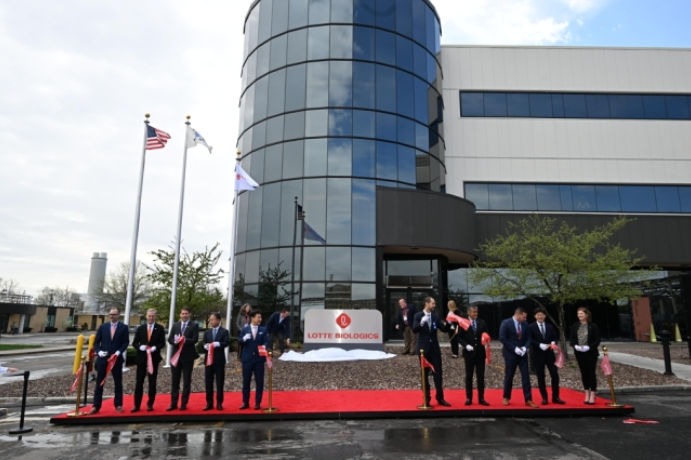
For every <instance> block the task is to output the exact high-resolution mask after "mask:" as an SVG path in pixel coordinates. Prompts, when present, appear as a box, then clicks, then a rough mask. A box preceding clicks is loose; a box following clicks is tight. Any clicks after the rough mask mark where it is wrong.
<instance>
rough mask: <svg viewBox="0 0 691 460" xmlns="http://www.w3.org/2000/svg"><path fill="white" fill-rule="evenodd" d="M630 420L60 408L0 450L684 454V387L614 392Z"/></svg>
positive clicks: (688, 423) (73, 455) (173, 454)
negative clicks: (60, 417) (191, 417)
mask: <svg viewBox="0 0 691 460" xmlns="http://www.w3.org/2000/svg"><path fill="white" fill-rule="evenodd" d="M620 399H621V400H622V402H625V403H629V404H633V405H635V406H636V408H637V413H636V414H635V415H634V417H636V418H640V419H654V420H657V421H659V422H660V424H659V425H625V424H623V423H622V420H623V419H622V418H620V417H614V418H600V417H591V418H564V419H558V418H552V419H537V420H527V419H489V418H487V419H458V418H456V419H433V420H395V419H394V420H369V421H303V422H294V421H286V422H265V423H261V422H254V423H243V424H233V423H218V424H155V425H121V426H101V425H94V426H91V427H90V426H88V425H86V426H84V427H52V426H50V424H49V423H48V419H49V418H50V415H51V414H56V413H58V412H64V411H65V410H67V408H66V406H61V407H33V408H30V410H29V412H28V413H27V417H28V418H27V422H26V424H27V425H30V426H33V427H35V428H36V430H35V432H34V433H32V434H30V435H25V436H23V437H22V438H21V440H19V439H18V438H17V437H16V436H9V435H7V430H8V429H10V428H13V427H16V426H17V418H16V417H17V414H16V408H10V415H9V416H8V417H7V418H5V419H0V457H1V458H12V459H26V460H42V459H89V458H96V457H97V458H98V459H99V460H107V459H129V458H137V459H146V458H150V459H159V458H166V459H177V458H190V459H207V458H233V459H249V458H259V457H261V458H262V459H303V458H304V459H327V460H339V459H356V458H357V459H387V460H388V459H392V460H393V459H397V460H398V459H414V458H426V459H447V458H448V459H507V460H508V459H564V460H567V459H568V460H577V459H606V458H608V459H626V460H638V459H641V460H643V459H645V460H650V459H670V460H672V459H688V458H689V452H691V392H659V393H647V394H646V393H641V394H638V395H622V396H621V397H620Z"/></svg>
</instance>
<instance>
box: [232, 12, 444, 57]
mask: <svg viewBox="0 0 691 460" xmlns="http://www.w3.org/2000/svg"><path fill="white" fill-rule="evenodd" d="M328 23H343V24H360V25H365V26H371V27H378V28H382V29H388V30H391V31H395V32H397V33H399V34H402V35H405V36H406V37H410V38H412V39H414V40H415V41H416V42H418V43H419V44H420V45H422V46H424V47H426V48H427V49H428V50H429V51H430V52H431V53H432V54H437V53H438V52H439V49H440V43H439V39H440V35H441V31H440V28H439V22H438V21H437V18H436V16H435V15H434V13H433V12H432V10H431V9H430V7H429V6H428V5H427V4H426V3H425V1H424V0H262V1H261V2H260V3H259V4H257V6H256V7H255V8H254V9H253V10H252V11H251V12H250V14H249V16H248V18H247V22H246V23H245V54H244V55H245V56H248V55H249V54H250V53H251V52H252V51H253V50H254V49H255V48H256V47H257V45H260V44H262V43H264V42H265V41H266V40H268V39H269V38H271V37H275V36H277V35H280V34H283V33H285V32H286V31H288V30H293V29H297V28H301V27H306V26H311V25H316V24H328Z"/></svg>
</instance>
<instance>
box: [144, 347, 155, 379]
mask: <svg viewBox="0 0 691 460" xmlns="http://www.w3.org/2000/svg"><path fill="white" fill-rule="evenodd" d="M146 372H148V373H149V375H154V360H153V358H151V347H146Z"/></svg>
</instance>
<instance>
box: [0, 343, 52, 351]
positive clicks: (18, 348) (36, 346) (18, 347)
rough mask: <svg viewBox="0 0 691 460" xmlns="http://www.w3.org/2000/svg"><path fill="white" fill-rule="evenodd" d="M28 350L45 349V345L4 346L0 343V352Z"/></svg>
mask: <svg viewBox="0 0 691 460" xmlns="http://www.w3.org/2000/svg"><path fill="white" fill-rule="evenodd" d="M26 348H43V345H4V344H2V343H0V351H7V350H24V349H26Z"/></svg>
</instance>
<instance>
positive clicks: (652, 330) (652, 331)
mask: <svg viewBox="0 0 691 460" xmlns="http://www.w3.org/2000/svg"><path fill="white" fill-rule="evenodd" d="M650 343H657V337H656V336H655V328H654V327H653V323H650Z"/></svg>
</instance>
